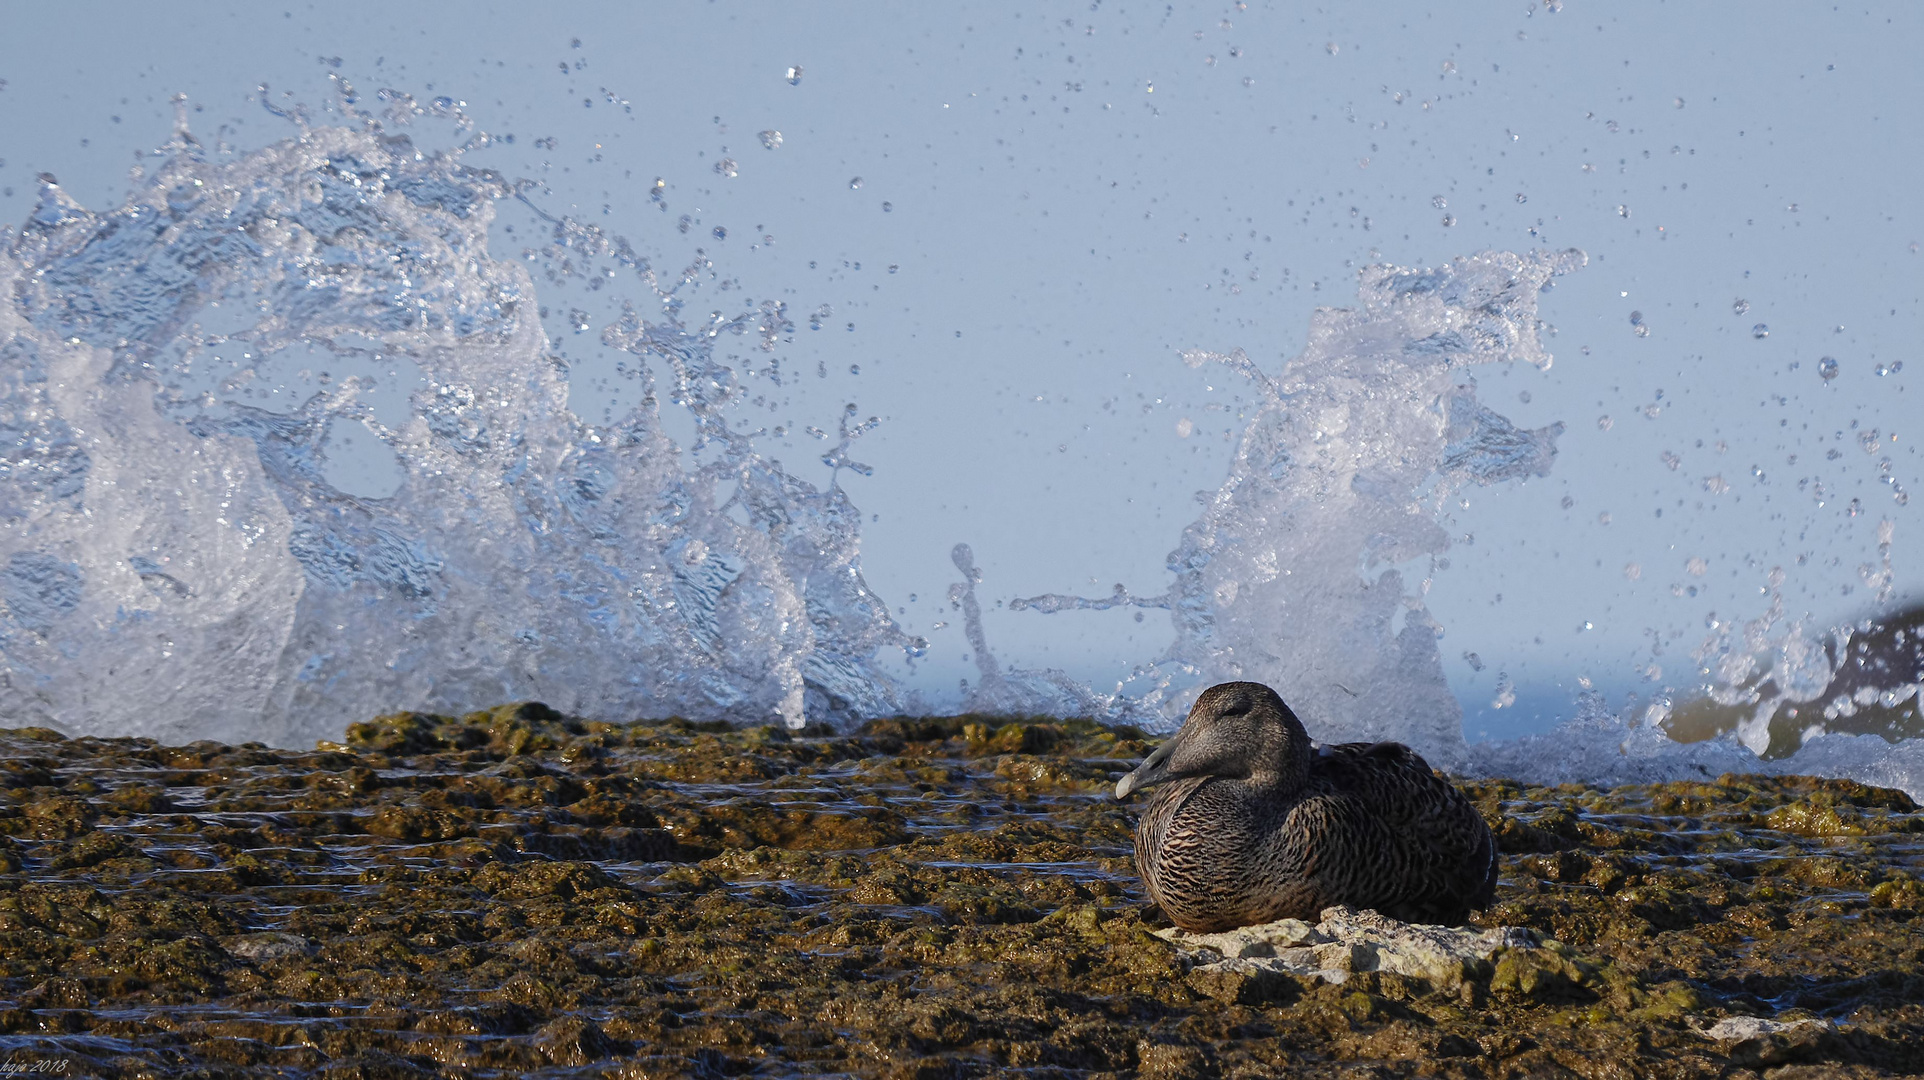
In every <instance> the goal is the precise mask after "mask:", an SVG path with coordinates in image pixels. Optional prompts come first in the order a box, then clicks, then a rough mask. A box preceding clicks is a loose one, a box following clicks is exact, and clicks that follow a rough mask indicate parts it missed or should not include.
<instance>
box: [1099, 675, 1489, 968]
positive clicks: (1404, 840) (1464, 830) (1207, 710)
mask: <svg viewBox="0 0 1924 1080" xmlns="http://www.w3.org/2000/svg"><path fill="white" fill-rule="evenodd" d="M1165 782H1166V786H1164V787H1163V789H1162V790H1161V791H1159V792H1157V793H1156V795H1155V796H1154V797H1153V798H1151V799H1150V800H1149V804H1148V806H1146V807H1145V808H1144V809H1143V815H1142V820H1141V822H1140V823H1139V824H1138V825H1137V827H1136V866H1137V869H1138V870H1139V871H1140V872H1141V874H1142V880H1143V884H1144V885H1145V886H1146V887H1147V888H1148V890H1149V896H1150V899H1152V900H1154V901H1155V902H1156V904H1157V905H1158V906H1160V907H1161V908H1162V909H1163V911H1164V912H1165V913H1166V914H1168V916H1169V918H1170V919H1171V920H1172V921H1174V922H1175V924H1176V925H1177V926H1180V927H1182V928H1183V929H1185V930H1191V931H1196V932H1200V933H1208V932H1213V931H1220V930H1228V929H1231V928H1234V927H1238V926H1249V925H1252V924H1255V923H1261V922H1268V921H1270V920H1272V919H1281V918H1299V919H1308V920H1310V921H1315V919H1316V918H1317V916H1318V913H1320V912H1321V911H1322V910H1323V909H1324V908H1325V907H1329V906H1331V905H1333V904H1347V905H1349V906H1351V907H1359V908H1374V909H1376V910H1377V911H1380V912H1382V913H1383V914H1385V915H1388V916H1390V917H1392V918H1397V919H1402V920H1405V921H1407V922H1424V923H1445V924H1450V925H1456V924H1460V923H1462V922H1464V921H1465V920H1466V919H1468V918H1469V913H1470V911H1471V910H1473V909H1477V908H1483V907H1487V906H1489V903H1490V900H1491V897H1492V895H1493V894H1494V892H1495V889H1496V841H1495V838H1494V837H1492V836H1491V835H1490V830H1489V827H1488V826H1487V825H1485V824H1484V823H1483V818H1482V816H1481V815H1480V814H1478V813H1477V811H1476V808H1475V807H1473V806H1471V805H1470V802H1469V800H1468V799H1466V798H1464V797H1463V794H1462V793H1461V792H1459V791H1457V790H1456V788H1455V787H1453V786H1452V785H1451V784H1450V783H1449V781H1447V780H1444V779H1443V778H1442V777H1440V776H1438V775H1437V774H1436V773H1434V772H1432V771H1431V770H1430V767H1429V764H1428V763H1427V762H1425V761H1424V760H1423V759H1422V758H1421V757H1420V756H1418V755H1417V753H1416V752H1415V751H1413V750H1411V749H1410V748H1409V747H1407V746H1404V745H1403V744H1401V743H1390V742H1384V743H1344V744H1341V745H1337V746H1325V747H1321V748H1320V749H1312V748H1311V745H1310V741H1309V736H1308V733H1307V732H1305V731H1304V730H1303V725H1302V723H1301V722H1300V721H1298V720H1297V719H1296V716H1295V714H1294V713H1292V712H1290V711H1289V707H1288V706H1286V705H1284V704H1283V701H1282V699H1281V698H1280V697H1278V696H1277V695H1276V692H1275V691H1273V690H1271V689H1270V688H1269V687H1267V686H1264V685H1262V684H1260V683H1248V682H1239V683H1223V684H1221V685H1219V686H1213V687H1210V688H1209V689H1208V690H1206V691H1204V692H1203V694H1202V696H1201V697H1200V698H1198V699H1197V700H1196V704H1195V707H1194V708H1192V709H1191V710H1190V713H1189V718H1188V720H1187V721H1186V722H1185V723H1184V724H1183V727H1182V730H1181V731H1179V732H1177V733H1176V735H1175V736H1173V737H1172V738H1171V739H1170V740H1169V741H1168V742H1166V743H1164V744H1163V745H1162V746H1161V747H1158V748H1157V750H1156V751H1155V753H1153V754H1151V755H1150V756H1149V758H1148V759H1146V760H1145V761H1144V762H1143V763H1142V765H1141V766H1140V767H1139V768H1137V769H1136V771H1135V772H1132V773H1130V774H1129V775H1128V776H1126V777H1124V778H1123V779H1122V782H1121V783H1119V784H1117V785H1116V795H1117V797H1118V798H1126V797H1127V796H1128V795H1129V793H1130V792H1132V791H1135V790H1138V789H1140V788H1142V787H1145V786H1148V785H1149V784H1155V783H1165Z"/></svg>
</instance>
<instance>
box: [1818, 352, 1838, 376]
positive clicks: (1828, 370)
mask: <svg viewBox="0 0 1924 1080" xmlns="http://www.w3.org/2000/svg"><path fill="white" fill-rule="evenodd" d="M1817 374H1818V376H1819V377H1820V378H1822V379H1823V380H1824V381H1825V382H1829V381H1831V380H1832V379H1835V378H1836V377H1837V360H1836V359H1835V358H1834V357H1829V356H1826V357H1823V358H1822V359H1820V360H1818V361H1817Z"/></svg>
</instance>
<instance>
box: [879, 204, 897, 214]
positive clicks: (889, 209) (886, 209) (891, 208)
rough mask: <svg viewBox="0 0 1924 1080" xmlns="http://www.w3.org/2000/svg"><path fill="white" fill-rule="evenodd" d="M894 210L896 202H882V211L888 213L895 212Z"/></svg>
mask: <svg viewBox="0 0 1924 1080" xmlns="http://www.w3.org/2000/svg"><path fill="white" fill-rule="evenodd" d="M894 211H895V204H894V203H892V202H884V203H883V204H882V212H883V213H884V214H888V213H893V212H894Z"/></svg>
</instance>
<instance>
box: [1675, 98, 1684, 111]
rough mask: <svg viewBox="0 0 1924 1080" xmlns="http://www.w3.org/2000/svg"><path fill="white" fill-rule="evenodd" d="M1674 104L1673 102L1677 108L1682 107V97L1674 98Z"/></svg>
mask: <svg viewBox="0 0 1924 1080" xmlns="http://www.w3.org/2000/svg"><path fill="white" fill-rule="evenodd" d="M1674 104H1675V105H1676V106H1677V108H1679V109H1681V108H1683V99H1682V98H1677V99H1676V101H1675V102H1674Z"/></svg>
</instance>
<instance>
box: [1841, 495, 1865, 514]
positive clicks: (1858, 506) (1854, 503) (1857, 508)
mask: <svg viewBox="0 0 1924 1080" xmlns="http://www.w3.org/2000/svg"><path fill="white" fill-rule="evenodd" d="M1845 509H1846V510H1847V511H1848V512H1849V513H1850V516H1851V517H1857V516H1858V515H1860V514H1862V513H1863V512H1864V504H1863V502H1861V501H1860V500H1857V499H1852V500H1851V503H1850V505H1849V506H1848V507H1845Z"/></svg>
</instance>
